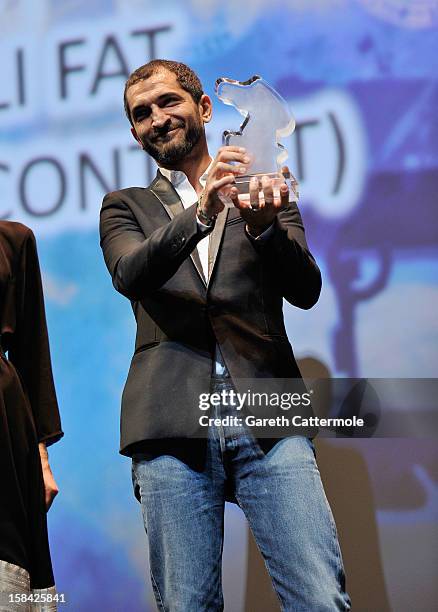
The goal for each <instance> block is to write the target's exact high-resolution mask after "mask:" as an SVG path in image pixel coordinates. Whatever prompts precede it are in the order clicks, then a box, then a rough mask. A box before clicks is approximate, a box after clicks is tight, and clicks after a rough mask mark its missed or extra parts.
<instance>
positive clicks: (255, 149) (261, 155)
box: [215, 75, 298, 209]
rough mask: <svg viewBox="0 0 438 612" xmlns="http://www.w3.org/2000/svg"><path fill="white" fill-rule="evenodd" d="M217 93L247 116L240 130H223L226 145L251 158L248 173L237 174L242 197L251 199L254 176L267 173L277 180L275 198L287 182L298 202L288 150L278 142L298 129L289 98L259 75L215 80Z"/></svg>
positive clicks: (261, 195)
mask: <svg viewBox="0 0 438 612" xmlns="http://www.w3.org/2000/svg"><path fill="white" fill-rule="evenodd" d="M215 92H216V95H217V96H218V98H219V99H220V100H221V101H222V102H223V103H224V104H228V105H231V106H234V107H235V108H236V109H237V110H238V111H239V113H240V114H241V115H243V117H244V121H243V123H242V124H241V126H240V128H239V130H238V131H236V132H232V131H229V130H226V131H225V132H224V133H223V144H224V145H233V146H238V147H245V149H246V151H247V155H248V156H249V157H250V160H251V161H250V163H249V164H247V169H248V173H247V174H245V175H242V176H236V187H237V189H238V190H239V198H240V199H243V200H245V199H246V200H249V181H250V179H251V177H253V176H257V177H259V178H260V179H261V177H262V176H264V175H267V176H269V177H270V178H272V179H273V181H274V198H279V197H280V195H279V189H280V185H281V184H282V183H284V182H286V183H287V185H288V187H289V201H295V202H296V201H297V200H298V191H297V182H296V180H295V178H294V177H293V175H292V174H290V173H289V172H287V171H285V170H284V168H283V166H284V162H285V161H286V159H287V158H288V152H287V149H285V147H284V146H283V145H282V144H281V143H280V142H279V139H280V138H285V137H286V136H290V135H291V134H292V132H293V131H294V129H295V119H294V118H293V116H292V114H291V112H290V110H289V107H288V105H287V103H286V101H285V100H284V99H283V98H282V97H281V96H280V94H279V93H277V92H276V91H275V89H273V88H272V87H271V86H270V85H268V83H267V82H266V81H264V80H263V79H262V77H260V76H257V75H255V76H253V77H251V78H250V79H249V80H248V81H234V80H232V79H228V78H225V77H221V78H219V79H217V81H216V85H215ZM224 199H228V198H226V197H225V198H224ZM260 199H263V191H261V183H260V181H259V201H260ZM253 208H254V209H255V208H256V207H255V206H253Z"/></svg>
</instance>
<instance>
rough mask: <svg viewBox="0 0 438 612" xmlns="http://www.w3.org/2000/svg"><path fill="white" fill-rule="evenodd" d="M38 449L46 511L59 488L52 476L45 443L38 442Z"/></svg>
mask: <svg viewBox="0 0 438 612" xmlns="http://www.w3.org/2000/svg"><path fill="white" fill-rule="evenodd" d="M38 449H39V451H40V459H41V468H42V471H43V481H44V492H45V502H46V510H47V511H48V510H49V508H50V506H51V505H52V503H53V500H54V499H55V497H56V496H57V495H58V493H59V489H58V485H57V484H56V481H55V478H54V477H53V474H52V470H51V469H50V465H49V455H48V453H47V448H46V445H45V443H44V442H40V443H39V444H38Z"/></svg>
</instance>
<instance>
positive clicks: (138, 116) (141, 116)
mask: <svg viewBox="0 0 438 612" xmlns="http://www.w3.org/2000/svg"><path fill="white" fill-rule="evenodd" d="M147 115H148V113H147V112H146V111H138V112H137V113H135V120H136V121H141V120H142V119H144V118H145V117H147Z"/></svg>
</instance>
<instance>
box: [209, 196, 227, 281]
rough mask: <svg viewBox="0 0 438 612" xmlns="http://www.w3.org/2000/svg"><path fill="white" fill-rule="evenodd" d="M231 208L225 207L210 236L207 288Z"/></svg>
mask: <svg viewBox="0 0 438 612" xmlns="http://www.w3.org/2000/svg"><path fill="white" fill-rule="evenodd" d="M228 211H229V208H228V207H227V206H225V208H224V209H223V211H221V212H220V213H219V214H218V216H217V219H216V223H215V224H214V229H213V231H212V232H211V234H210V241H209V243H208V282H207V287H209V285H210V282H211V279H212V276H213V271H214V265H215V263H216V259H217V254H218V252H219V247H220V245H221V241H222V236H223V233H224V229H225V223H226V221H227V216H228Z"/></svg>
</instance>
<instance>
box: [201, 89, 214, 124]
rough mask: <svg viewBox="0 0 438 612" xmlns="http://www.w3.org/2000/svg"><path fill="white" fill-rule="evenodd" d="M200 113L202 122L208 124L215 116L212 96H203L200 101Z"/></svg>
mask: <svg viewBox="0 0 438 612" xmlns="http://www.w3.org/2000/svg"><path fill="white" fill-rule="evenodd" d="M199 112H200V114H201V119H202V121H203V122H204V123H208V122H209V121H210V119H211V116H212V114H213V104H212V101H211V99H210V96H207V94H202V96H201V99H200V100H199Z"/></svg>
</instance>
